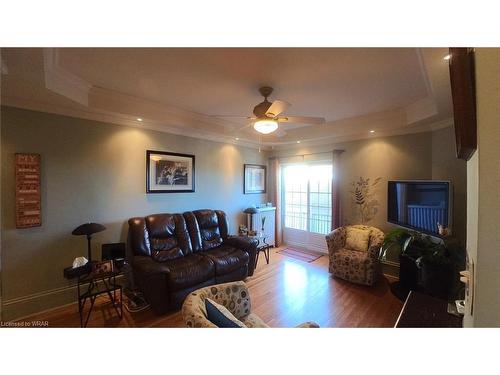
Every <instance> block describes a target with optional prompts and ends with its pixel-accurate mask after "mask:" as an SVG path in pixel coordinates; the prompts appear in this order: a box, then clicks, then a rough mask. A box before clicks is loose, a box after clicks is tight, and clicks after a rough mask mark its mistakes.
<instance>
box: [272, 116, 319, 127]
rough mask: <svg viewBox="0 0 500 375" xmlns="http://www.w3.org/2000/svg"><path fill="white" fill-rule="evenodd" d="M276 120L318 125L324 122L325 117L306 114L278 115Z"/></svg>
mask: <svg viewBox="0 0 500 375" xmlns="http://www.w3.org/2000/svg"><path fill="white" fill-rule="evenodd" d="M278 121H279V122H281V123H294V124H307V125H319V124H324V123H325V119H324V118H323V117H307V116H283V117H278Z"/></svg>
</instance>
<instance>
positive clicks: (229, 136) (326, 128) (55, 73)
mask: <svg viewBox="0 0 500 375" xmlns="http://www.w3.org/2000/svg"><path fill="white" fill-rule="evenodd" d="M416 55H417V58H418V61H419V66H420V71H421V74H422V78H423V80H424V82H425V87H426V91H427V96H426V97H424V98H422V99H420V100H417V101H415V102H413V103H411V104H410V105H408V106H406V107H404V108H398V109H394V110H391V111H385V112H380V113H372V114H367V115H363V116H358V117H355V118H349V119H343V120H337V121H333V122H329V123H326V124H322V125H316V126H306V127H301V128H296V129H286V130H285V129H283V128H280V129H279V130H278V131H277V132H276V133H275V134H273V135H271V136H262V135H260V134H257V133H256V132H251V131H243V132H240V131H239V130H240V129H241V124H240V123H233V122H231V121H228V120H225V119H221V118H216V117H213V116H209V115H204V114H201V113H197V112H193V111H189V110H185V109H182V108H179V107H175V106H172V105H170V104H168V103H163V102H157V101H153V100H148V99H144V98H140V97H136V96H133V95H129V94H125V93H121V92H118V91H114V90H110V89H106V88H103V87H97V86H93V85H92V84H90V83H89V82H87V81H85V80H84V79H82V78H81V77H79V76H77V75H75V74H73V73H71V72H70V71H68V70H67V69H64V68H63V67H62V66H61V64H60V61H59V49H57V48H45V49H44V51H43V62H44V79H45V81H44V84H45V87H46V88H47V89H48V90H51V91H53V92H55V93H57V94H59V95H61V96H62V97H64V98H67V99H69V100H70V101H71V102H66V103H64V101H63V100H61V101H60V103H59V104H53V103H49V102H45V101H44V102H42V100H43V99H40V101H35V100H32V99H26V98H18V97H8V96H6V97H2V100H3V103H4V104H6V105H9V106H13V107H19V108H27V109H31V110H35V111H41V112H49V113H56V114H59V115H64V116H70V117H77V118H84V119H88V120H94V121H99V122H107V123H112V124H118V125H124V126H131V127H136V128H141V129H151V130H155V131H161V132H166V133H171V134H176V135H182V136H187V137H192V138H199V139H206V140H210V141H214V142H221V143H229V144H236V145H240V146H244V147H250V148H259V149H263V150H268V149H270V148H273V147H293V146H297V140H300V142H301V144H302V145H303V144H308V145H320V144H331V143H338V142H346V141H353V140H357V139H364V138H370V137H373V134H369V133H368V131H367V129H376V131H377V133H376V136H377V137H378V136H391V135H400V134H409V133H418V132H425V131H432V130H435V129H438V128H442V127H445V126H449V125H447V124H446V121H448V120H443V121H442V122H435V123H433V125H429V122H430V121H431V120H432V119H433V118H434V119H435V118H436V117H437V115H438V114H439V113H438V112H439V111H438V108H437V104H436V99H435V96H434V90H433V87H432V82H431V80H430V77H429V74H428V71H427V68H426V63H425V56H424V54H423V51H422V50H421V49H419V48H417V49H416ZM4 66H5V63H4V61H3V60H2V72H3V70H4ZM5 69H7V68H6V67H5ZM139 117H140V118H141V119H142V120H143V121H141V122H138V121H137V118H139ZM254 133H255V134H254ZM236 138H238V140H237V139H236Z"/></svg>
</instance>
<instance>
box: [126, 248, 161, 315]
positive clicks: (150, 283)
mask: <svg viewBox="0 0 500 375" xmlns="http://www.w3.org/2000/svg"><path fill="white" fill-rule="evenodd" d="M131 266H132V272H133V275H134V282H135V283H136V284H137V286H138V287H139V289H140V290H141V291H142V292H143V293H144V296H145V297H146V300H147V301H148V302H149V304H150V305H151V308H152V309H153V310H154V311H155V312H156V313H157V314H163V313H165V312H167V311H168V310H169V298H168V286H167V285H168V284H167V277H168V274H169V272H170V270H169V268H168V267H167V265H166V264H164V263H159V262H157V261H155V260H153V259H152V258H151V257H149V256H141V255H138V256H133V257H132V259H131Z"/></svg>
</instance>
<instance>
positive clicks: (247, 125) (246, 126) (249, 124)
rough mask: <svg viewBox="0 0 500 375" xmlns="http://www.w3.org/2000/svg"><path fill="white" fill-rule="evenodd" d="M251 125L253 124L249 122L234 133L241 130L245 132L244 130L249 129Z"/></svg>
mask: <svg viewBox="0 0 500 375" xmlns="http://www.w3.org/2000/svg"><path fill="white" fill-rule="evenodd" d="M252 125H253V122H249V123H248V124H246V125H245V126H242V127H241V128H238V129H236V130H235V132H240V131H242V130H245V129H246V128H249V127H250V126H252Z"/></svg>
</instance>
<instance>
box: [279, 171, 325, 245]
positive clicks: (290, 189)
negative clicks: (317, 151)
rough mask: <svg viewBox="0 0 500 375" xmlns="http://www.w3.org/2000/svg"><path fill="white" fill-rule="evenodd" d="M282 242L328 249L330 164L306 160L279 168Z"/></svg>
mask: <svg viewBox="0 0 500 375" xmlns="http://www.w3.org/2000/svg"><path fill="white" fill-rule="evenodd" d="M281 181H282V187H281V192H282V199H281V202H282V207H281V212H282V216H283V217H282V223H283V224H282V225H283V242H284V243H285V244H287V245H290V246H296V247H300V248H304V249H309V250H316V251H321V252H325V253H326V252H327V248H326V241H325V235H326V234H328V233H329V232H330V230H331V223H332V164H331V162H309V163H297V164H285V165H283V166H282V168H281Z"/></svg>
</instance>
